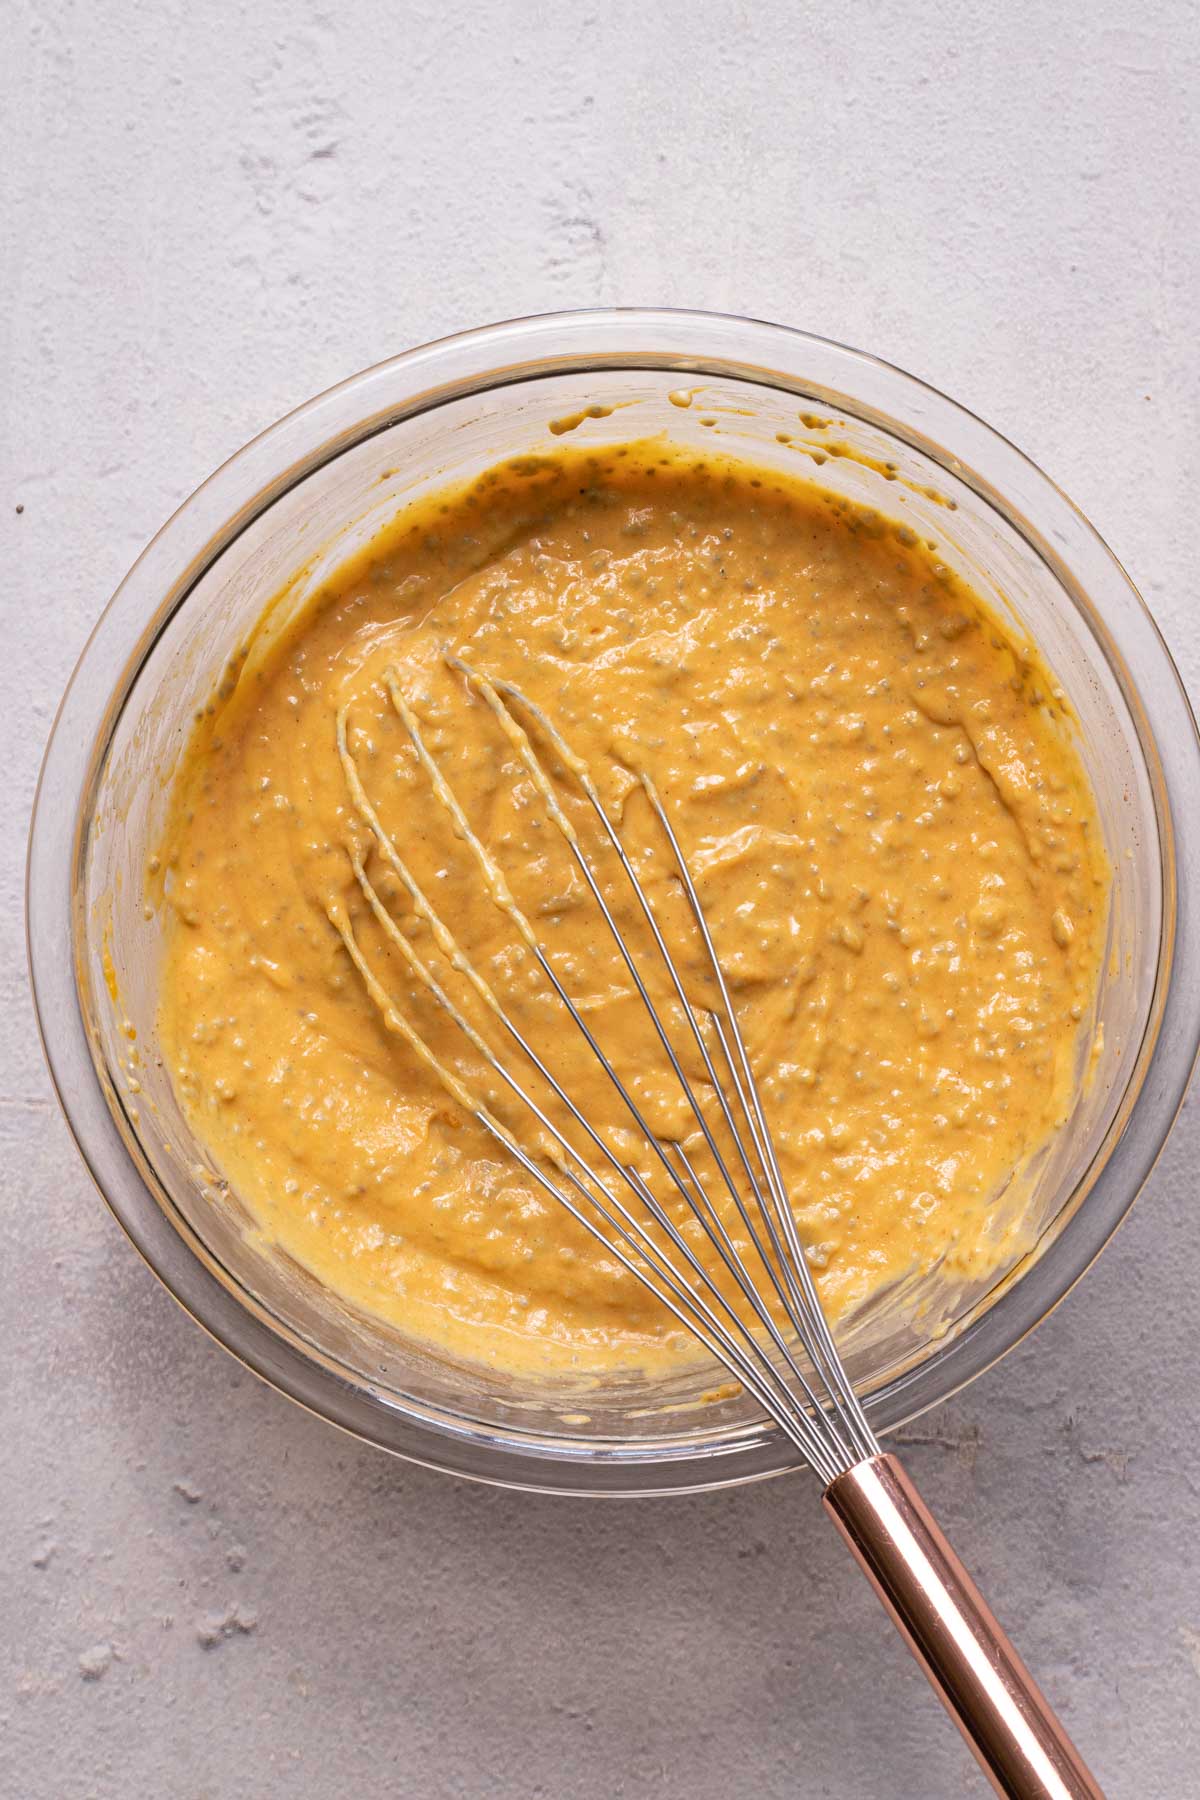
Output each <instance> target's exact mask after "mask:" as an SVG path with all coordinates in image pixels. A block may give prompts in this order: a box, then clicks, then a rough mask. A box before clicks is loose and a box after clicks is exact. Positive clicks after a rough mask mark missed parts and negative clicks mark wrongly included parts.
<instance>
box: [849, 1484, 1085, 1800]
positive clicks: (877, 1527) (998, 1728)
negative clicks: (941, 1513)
mask: <svg viewBox="0 0 1200 1800" xmlns="http://www.w3.org/2000/svg"><path fill="white" fill-rule="evenodd" d="M825 1505H826V1507H827V1509H828V1510H829V1512H830V1513H831V1514H832V1516H833V1518H834V1521H835V1522H836V1524H837V1527H838V1529H839V1531H840V1532H841V1534H842V1536H843V1537H844V1538H845V1540H846V1542H847V1543H848V1544H849V1546H850V1548H851V1550H852V1551H853V1552H854V1555H855V1557H856V1558H857V1560H858V1562H859V1564H860V1565H861V1567H862V1568H863V1570H864V1571H865V1573H866V1575H867V1576H868V1577H869V1579H870V1581H871V1584H872V1586H873V1587H874V1589H875V1591H876V1593H877V1594H878V1595H879V1597H880V1599H881V1600H882V1601H883V1604H884V1606H885V1607H886V1608H887V1610H888V1612H889V1613H890V1614H891V1615H892V1620H893V1622H894V1623H895V1625H896V1626H897V1627H898V1628H899V1630H900V1633H901V1635H902V1636H903V1637H904V1638H905V1639H906V1640H907V1643H908V1646H909V1648H910V1649H911V1650H912V1652H913V1655H914V1656H915V1657H916V1659H917V1661H918V1662H919V1663H920V1664H921V1667H922V1668H923V1669H924V1671H925V1673H926V1675H927V1676H928V1677H929V1680H930V1682H931V1684H932V1686H933V1688H934V1690H935V1692H936V1693H937V1695H938V1697H939V1698H940V1700H941V1701H942V1704H943V1705H944V1706H945V1708H946V1710H947V1712H948V1713H949V1714H950V1717H951V1718H952V1719H953V1720H954V1723H955V1724H956V1725H957V1726H958V1728H959V1730H960V1731H961V1732H962V1734H963V1736H964V1737H965V1738H966V1740H967V1743H968V1744H969V1745H970V1747H971V1749H972V1750H973V1752H974V1753H975V1755H976V1757H977V1758H978V1760H979V1763H980V1765H981V1767H982V1768H983V1770H984V1773H985V1774H986V1775H987V1776H988V1777H989V1779H990V1780H991V1782H992V1785H993V1787H994V1788H995V1789H996V1792H997V1793H998V1794H1004V1795H1007V1796H1009V1800H1104V1797H1103V1794H1102V1791H1101V1789H1100V1788H1099V1787H1098V1786H1097V1784H1096V1782H1095V1780H1094V1779H1093V1777H1092V1776H1091V1775H1090V1774H1089V1773H1088V1771H1087V1769H1086V1767H1085V1766H1084V1763H1083V1760H1082V1758H1081V1757H1080V1755H1079V1752H1078V1751H1077V1750H1076V1748H1075V1746H1074V1745H1073V1744H1072V1742H1071V1740H1070V1738H1069V1737H1068V1736H1067V1734H1066V1732H1065V1731H1064V1730H1063V1728H1062V1726H1061V1725H1060V1724H1059V1722H1058V1720H1057V1719H1056V1718H1055V1716H1054V1713H1053V1712H1052V1710H1051V1708H1050V1706H1049V1704H1048V1702H1047V1700H1046V1698H1045V1696H1044V1695H1043V1694H1042V1692H1041V1690H1040V1689H1039V1688H1038V1686H1037V1683H1036V1682H1035V1681H1034V1679H1033V1677H1032V1675H1031V1674H1030V1673H1029V1670H1028V1669H1027V1668H1026V1667H1025V1665H1024V1663H1023V1662H1022V1661H1021V1659H1020V1657H1019V1656H1018V1655H1017V1653H1016V1651H1015V1650H1014V1649H1013V1647H1012V1645H1011V1644H1010V1643H1009V1641H1008V1639H1007V1637H1006V1636H1005V1634H1004V1632H1003V1631H1002V1630H1001V1629H1000V1626H999V1624H998V1623H997V1621H996V1619H995V1617H994V1615H993V1614H992V1612H991V1609H990V1608H989V1607H988V1605H987V1602H986V1601H985V1600H984V1598H983V1595H982V1594H981V1593H980V1592H979V1589H978V1588H977V1587H976V1586H975V1583H974V1582H973V1581H972V1580H971V1577H970V1576H969V1575H968V1573H967V1571H966V1569H965V1568H964V1567H963V1565H962V1563H961V1562H960V1561H959V1560H958V1557H957V1556H956V1555H955V1554H954V1551H953V1550H952V1549H951V1548H950V1545H949V1543H948V1542H947V1541H946V1539H945V1537H944V1536H943V1534H942V1532H941V1531H940V1530H939V1529H938V1527H937V1525H936V1524H935V1523H934V1520H933V1518H932V1516H931V1514H930V1512H929V1510H928V1508H927V1507H926V1506H925V1503H924V1501H923V1500H922V1499H921V1496H920V1495H919V1494H918V1492H917V1490H916V1488H915V1487H914V1486H913V1484H912V1482H911V1481H910V1480H909V1478H908V1476H907V1475H906V1474H905V1472H904V1469H903V1468H902V1466H901V1464H900V1463H899V1462H898V1461H897V1459H896V1458H895V1457H894V1456H886V1455H885V1456H874V1457H871V1458H870V1460H869V1461H867V1462H862V1463H859V1464H858V1465H857V1466H856V1467H855V1468H853V1469H849V1470H847V1472H846V1473H845V1474H844V1475H839V1476H838V1477H837V1479H836V1480H835V1481H833V1482H831V1484H830V1485H829V1487H828V1488H827V1489H826V1490H825Z"/></svg>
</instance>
